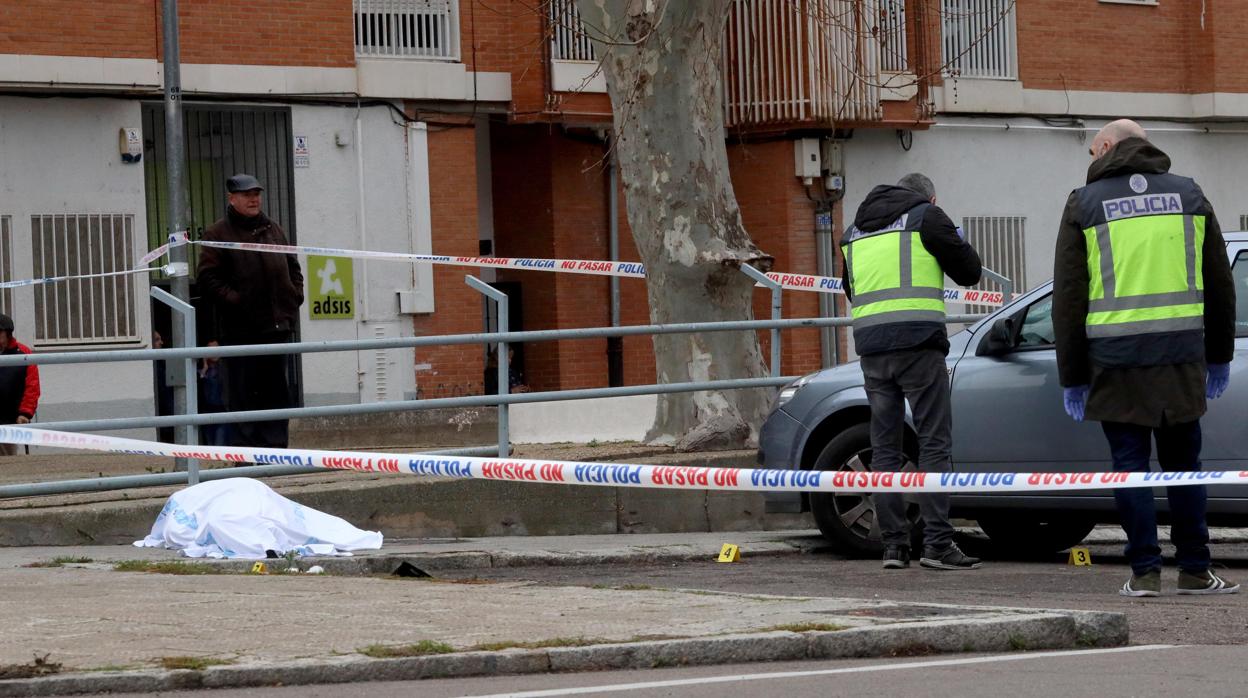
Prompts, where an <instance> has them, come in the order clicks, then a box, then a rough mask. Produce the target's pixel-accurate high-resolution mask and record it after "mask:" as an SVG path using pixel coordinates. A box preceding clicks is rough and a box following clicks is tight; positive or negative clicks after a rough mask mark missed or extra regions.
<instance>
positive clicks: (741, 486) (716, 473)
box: [0, 426, 1248, 494]
mask: <svg viewBox="0 0 1248 698" xmlns="http://www.w3.org/2000/svg"><path fill="white" fill-rule="evenodd" d="M0 442H2V443H12V444H24V445H30V446H52V447H57V448H68V449H81V450H91V451H106V452H112V453H123V454H129V455H143V456H166V457H170V458H197V459H200V460H220V461H226V462H230V463H255V464H257V465H296V466H306V467H310V468H326V469H331V470H354V471H359V472H368V473H396V474H397V473H405V474H410V475H418V476H424V477H433V478H452V479H465V480H467V479H473V480H501V481H510V482H533V483H546V484H556V485H597V486H609V487H651V488H660V489H674V490H726V491H744V492H767V491H773V492H859V493H866V492H903V493H904V492H910V493H925V492H927V493H930V492H940V493H949V494H983V493H1011V492H1067V491H1081V490H1104V489H1120V488H1144V487H1160V486H1167V487H1169V486H1175V485H1208V484H1220V485H1248V471H1221V470H1215V471H1201V472H1170V473H1155V472H1148V473H1088V472H1061V473H1026V472H1019V473H923V472H897V473H871V472H862V471H831V470H828V471H822V470H774V469H772V470H768V469H759V468H715V467H706V466H694V465H646V464H625V463H584V462H576V461H553V460H532V459H523V458H485V457H474V456H437V455H420V454H395V453H371V452H364V451H317V450H310V449H281V448H250V447H234V446H192V447H187V446H177V445H172V444H164V443H157V442H153V441H141V440H138V439H126V438H120V437H113V436H99V435H96V434H77V433H70V432H64V431H51V430H47V429H37V428H32V427H19V426H4V427H0Z"/></svg>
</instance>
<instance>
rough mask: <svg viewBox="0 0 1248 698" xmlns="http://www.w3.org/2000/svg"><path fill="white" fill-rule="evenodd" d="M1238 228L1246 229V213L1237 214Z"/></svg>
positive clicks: (1247, 215) (1247, 217) (1247, 218)
mask: <svg viewBox="0 0 1248 698" xmlns="http://www.w3.org/2000/svg"><path fill="white" fill-rule="evenodd" d="M1239 229H1240V230H1248V213H1241V214H1239Z"/></svg>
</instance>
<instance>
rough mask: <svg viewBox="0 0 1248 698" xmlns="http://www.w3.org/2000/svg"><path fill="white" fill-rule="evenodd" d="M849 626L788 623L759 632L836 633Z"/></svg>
mask: <svg viewBox="0 0 1248 698" xmlns="http://www.w3.org/2000/svg"><path fill="white" fill-rule="evenodd" d="M847 629H849V626H848V625H837V624H836V623H786V624H784V625H773V626H771V627H770V628H763V629H762V630H759V631H757V632H760V633H767V632H773V631H777V630H787V631H788V632H791V633H814V632H820V633H834V632H836V631H838V630H847Z"/></svg>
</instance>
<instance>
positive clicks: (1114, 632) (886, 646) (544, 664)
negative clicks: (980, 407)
mask: <svg viewBox="0 0 1248 698" xmlns="http://www.w3.org/2000/svg"><path fill="white" fill-rule="evenodd" d="M1126 643H1127V620H1126V616H1125V615H1123V614H1121V613H1100V612H1092V611H1088V612H1060V611H1041V612H1036V613H1029V614H1026V615H1023V616H1016V617H1006V618H981V619H969V620H968V619H962V620H935V621H918V622H913V623H897V624H895V625H883V626H874V627H864V628H853V629H849V630H842V631H836V632H806V633H794V632H788V631H777V632H766V633H753V634H738V635H723V636H715V637H704V638H691V639H681V640H659V641H648V642H633V643H620V644H607V645H593V646H588V647H563V648H554V649H547V650H522V649H510V650H502V651H498V652H459V653H453V654H441V655H430V656H423V657H408V658H401V659H367V658H359V657H329V658H324V659H304V660H298V661H293V662H280V663H254V664H244V665H237V666H221V667H210V668H208V669H204V670H202V671H194V670H179V671H134V672H117V673H95V674H76V675H74V674H70V675H64V676H51V677H44V678H37V679H11V680H5V681H0V698H7V697H9V696H52V695H67V694H75V693H103V692H115V693H120V692H129V693H152V692H157V691H175V690H187V689H198V688H250V687H259V686H273V685H278V684H280V685H283V686H293V685H312V684H336V683H356V682H365V681H411V680H416V679H449V678H464V677H471V676H497V675H505V674H538V673H546V672H572V671H605V670H616V669H652V668H658V667H673V666H696V665H703V666H705V665H713V664H735V663H742V662H775V661H792V660H799V659H848V658H863V657H885V656H919V655H927V654H936V653H950V652H1007V651H1019V650H1053V649H1069V648H1076V647H1116V646H1121V645H1125V644H1126Z"/></svg>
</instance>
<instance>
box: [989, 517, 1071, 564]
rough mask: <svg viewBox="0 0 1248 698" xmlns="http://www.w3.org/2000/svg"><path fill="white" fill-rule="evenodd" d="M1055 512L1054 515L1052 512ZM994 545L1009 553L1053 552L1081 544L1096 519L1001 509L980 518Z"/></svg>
mask: <svg viewBox="0 0 1248 698" xmlns="http://www.w3.org/2000/svg"><path fill="white" fill-rule="evenodd" d="M1050 516H1052V515H1050ZM979 527H980V528H982V529H984V534H985V535H987V536H988V539H989V540H990V541H992V544H993V547H995V548H997V549H998V550H999V551H1000V552H1001V553H1003V554H1005V555H1006V556H1007V557H1008V556H1033V555H1040V556H1045V555H1052V554H1053V553H1056V552H1060V551H1062V550H1065V549H1067V548H1070V547H1072V546H1075V545H1078V544H1079V543H1081V542H1082V541H1083V539H1084V538H1087V537H1088V534H1089V533H1091V532H1092V529H1093V528H1095V527H1096V522H1094V521H1089V520H1087V519H1083V518H1079V517H1073V518H1069V517H1064V518H1061V519H1047V518H1040V517H1038V516H1035V515H1030V516H1029V515H1027V514H1026V513H1025V512H1010V513H1009V514H1006V513H999V514H995V515H992V516H984V517H983V518H980V519H979Z"/></svg>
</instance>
